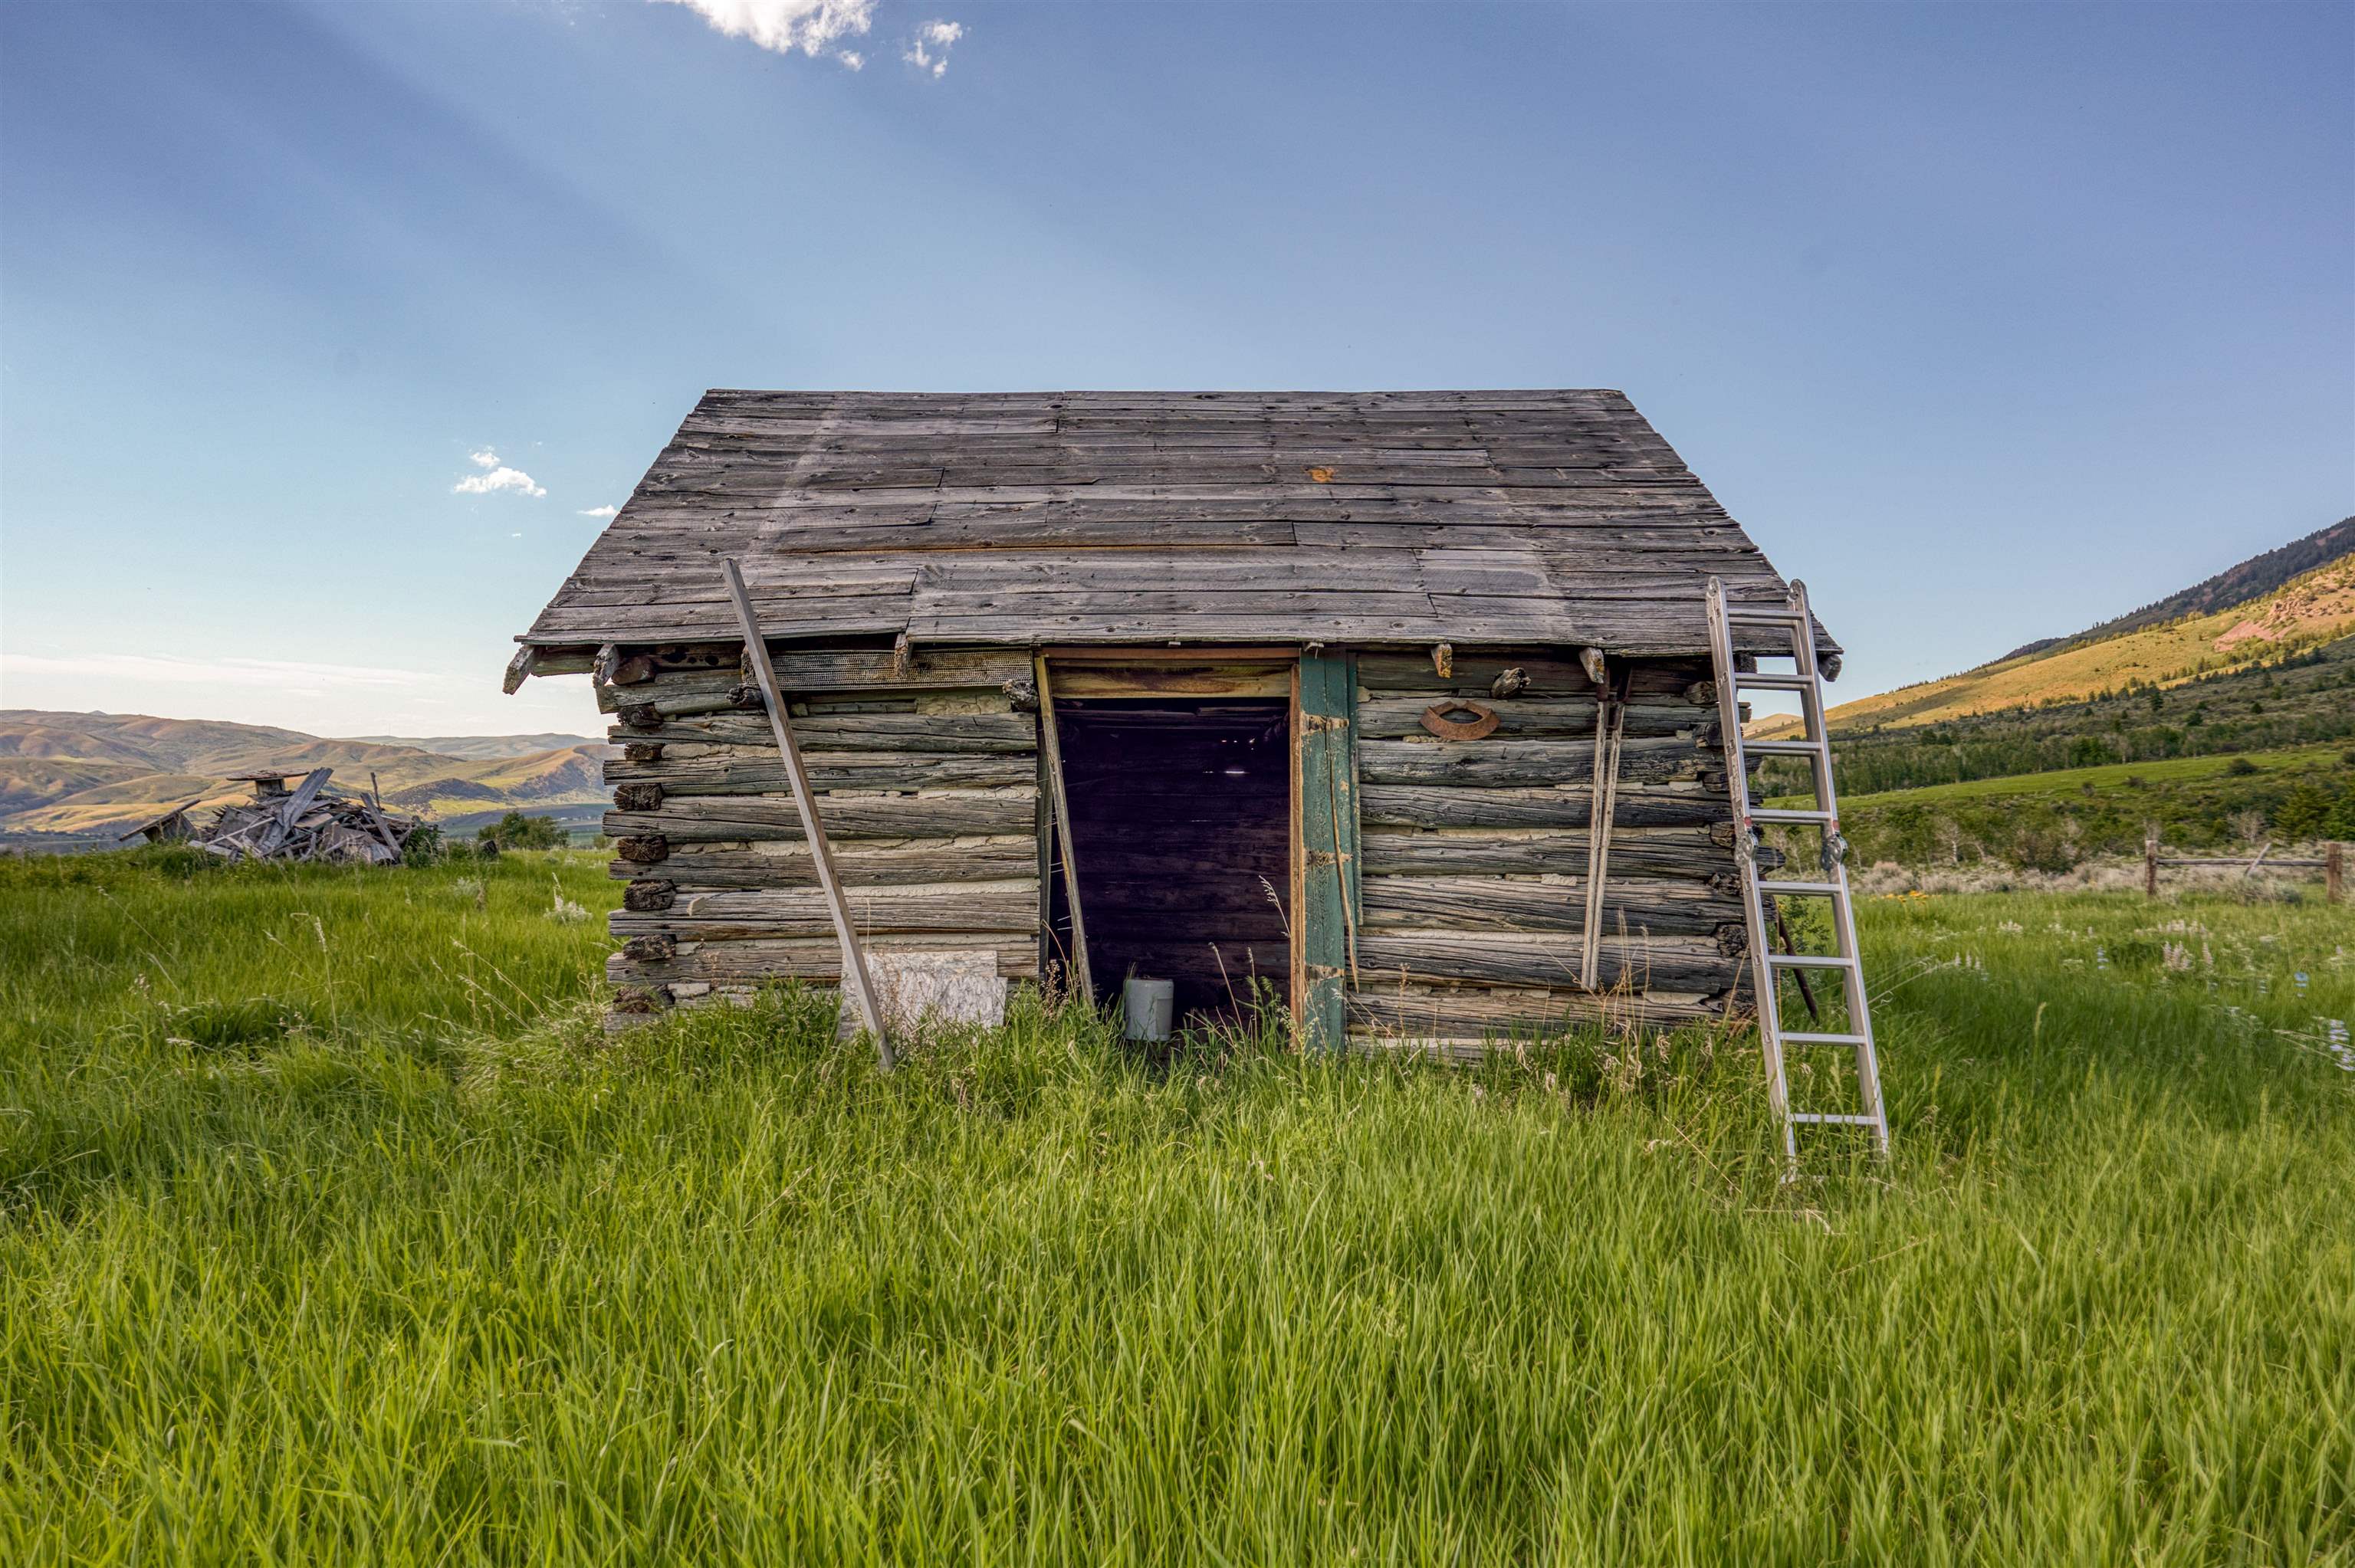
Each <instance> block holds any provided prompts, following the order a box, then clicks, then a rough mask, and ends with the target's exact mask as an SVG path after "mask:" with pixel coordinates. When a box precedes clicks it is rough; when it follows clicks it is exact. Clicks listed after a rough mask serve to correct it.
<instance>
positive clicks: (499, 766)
mask: <svg viewBox="0 0 2355 1568" xmlns="http://www.w3.org/2000/svg"><path fill="white" fill-rule="evenodd" d="M612 750H613V748H612V747H609V746H607V745H606V744H605V743H604V742H602V741H601V740H596V739H592V738H591V737H589V736H572V735H558V734H546V735H520V736H431V737H412V736H363V737H359V738H356V739H342V740H338V739H329V738H325V737H323V736H314V735H304V734H303V733H301V732H300V731H296V730H288V729H274V728H271V727H268V726H261V725H243V724H229V723H226V722H223V721H219V720H211V719H170V718H153V717H149V716H146V715H138V714H99V713H58V712H50V711H47V710H42V709H35V708H7V709H0V837H5V838H8V839H10V840H14V841H16V842H40V841H44V840H59V839H97V840H112V838H113V837H114V836H116V835H117V834H120V833H123V832H128V831H130V830H131V829H133V828H134V827H136V826H137V825H138V824H139V823H140V822H143V821H146V820H148V819H150V818H152V817H155V816H157V815H159V814H161V813H162V812H164V811H166V810H170V809H171V808H172V807H174V806H177V805H180V804H182V803H184V802H186V801H189V800H195V801H197V802H199V803H200V805H201V806H203V807H210V806H215V805H218V804H222V803H224V802H227V801H229V800H238V799H240V798H242V797H243V796H245V795H246V794H247V793H248V786H246V785H243V784H235V783H230V782H228V776H229V775H230V774H237V773H251V772H256V771H260V770H262V769H265V768H282V769H284V770H285V771H286V772H288V773H290V774H295V773H304V772H307V771H309V770H310V769H312V768H334V769H335V770H336V780H337V781H338V782H339V783H341V784H342V785H343V786H344V787H345V788H346V789H367V788H368V787H369V780H370V778H371V776H373V777H374V779H375V780H376V782H377V785H378V787H380V788H381V789H382V791H383V798H384V801H385V803H386V804H387V805H388V806H391V807H394V808H396V809H399V810H404V811H411V812H416V813H419V814H421V815H424V816H427V817H430V818H432V819H434V820H436V821H442V822H444V823H446V824H448V825H451V826H453V827H457V828H464V827H467V826H470V825H472V824H473V823H474V822H475V821H482V820H485V819H487V818H489V817H495V816H497V815H500V814H502V813H504V812H506V811H508V810H525V811H529V812H531V813H533V814H535V815H545V816H554V817H557V818H558V819H559V820H560V821H567V822H568V823H587V822H593V821H594V820H595V818H596V816H597V815H598V813H599V812H600V811H601V810H602V806H603V802H604V784H603V781H602V764H603V761H604V759H605V758H606V757H607V756H608V755H609V754H610V753H611V752H612Z"/></svg>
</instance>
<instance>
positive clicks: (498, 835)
mask: <svg viewBox="0 0 2355 1568" xmlns="http://www.w3.org/2000/svg"><path fill="white" fill-rule="evenodd" d="M474 837H475V838H476V839H478V840H479V841H481V842H484V843H486V844H496V845H498V846H499V848H500V849H501V850H503V851H504V850H519V849H562V848H563V847H564V843H565V832H564V830H563V829H562V828H559V827H558V826H557V825H556V824H555V823H554V822H552V821H549V819H548V818H546V817H527V816H525V815H524V814H523V813H522V812H521V811H509V812H508V813H507V814H506V816H504V817H501V818H500V819H499V820H498V821H496V822H485V823H484V824H483V827H482V829H481V831H480V832H476V833H475V834H474Z"/></svg>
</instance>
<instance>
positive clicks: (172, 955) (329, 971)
mask: <svg viewBox="0 0 2355 1568" xmlns="http://www.w3.org/2000/svg"><path fill="white" fill-rule="evenodd" d="M176 865H177V863H176V862H174V861H171V860H169V859H168V858H167V859H165V860H162V861H155V860H144V859H137V858H133V857H122V856H103V857H83V858H80V859H77V860H73V861H35V862H31V863H24V862H12V863H0V985H5V996H4V997H0V1001H5V1008H0V1205H5V1228H0V1558H5V1561H7V1562H9V1563H27V1564H30V1563H55V1562H68V1561H75V1562H103V1563H151V1562H154V1563H176V1562H222V1561H240V1562H253V1561H261V1562H285V1563H297V1562H300V1563H320V1562H336V1561H367V1562H400V1563H527V1562H528V1563H556V1562H568V1563H569V1562H576V1561H577V1562H591V1563H651V1562H668V1561H681V1560H713V1561H734V1562H762V1563H778V1562H788V1563H790V1562H811V1563H818V1562H826V1563H830V1562H837V1561H860V1562H873V1561H911V1562H941V1563H973V1562H991V1563H1017V1562H1032V1561H1039V1562H1057V1563H1122V1562H1167V1563H1178V1562H1185V1563H1192V1562H1211V1563H1295V1562H1332V1563H1344V1562H1356V1563H1371V1562H1384V1561H1387V1562H1414V1563H1421V1562H1446V1563H1555V1562H1572V1563H1575V1562H1609V1563H1619V1562H1646V1563H1650V1562H1659V1563H1744V1564H1752V1563H2118V1562H2135V1563H2347V1562H2350V1561H2355V1226H2350V1222H2349V1217H2348V1215H2349V1209H2348V1202H2347V1193H2348V1180H2349V1173H2350V1151H2355V1071H2350V1070H2349V1066H2350V1063H2355V1056H2348V1055H2346V1054H2344V1052H2345V1050H2346V1048H2345V1047H2344V1046H2343V1045H2341V1046H2335V1045H2334V1043H2333V1036H2332V1034H2331V1031H2330V1027H2329V1024H2330V1021H2332V1020H2337V1021H2339V1022H2340V1024H2341V1027H2342V1030H2343V1027H2344V1024H2345V1022H2346V1021H2348V1020H2350V1018H2355V961H2351V960H2350V955H2349V948H2350V939H2351V938H2355V931H2350V923H2349V921H2348V919H2347V917H2346V912H2345V911H2344V910H2335V911H2334V910H2328V909H2324V908H2322V907H2320V906H2318V905H2314V904H2307V905H2305V906H2284V905H2278V904H2258V905H2242V904H2234V903H2225V902H2222V901H2210V902H2192V901H2187V902H2183V903H2170V904H2163V905H2159V906H2147V905H2145V904H2143V903H2141V902H2140V901H2139V900H2134V901H2118V900H2109V899H2102V898H2095V897H2073V898H2053V897H2046V898H2036V897H2030V896H1982V897H1972V898H1955V899H1922V898H1909V899H1902V900H1891V901H1873V902H1868V903H1867V904H1866V905H1865V906H1864V907H1863V909H1862V911H1861V913H1862V916H1863V918H1864V931H1865V940H1866V943H1867V945H1868V948H1869V953H1870V959H1871V966H1872V969H1873V972H1874V975H1875V984H1876V990H1877V992H1878V994H1879V995H1880V996H1881V1021H1882V1024H1883V1029H1882V1033H1883V1038H1884V1052H1885V1055H1886V1070H1887V1082H1888V1088H1889V1094H1890V1101H1891V1113H1892V1117H1893V1119H1894V1121H1895V1124H1896V1128H1897V1157H1896V1160H1895V1161H1894V1163H1893V1165H1892V1166H1891V1168H1890V1169H1888V1170H1887V1171H1880V1170H1876V1169H1873V1168H1870V1167H1869V1166H1864V1165H1859V1164H1856V1163H1853V1162H1850V1161H1849V1160H1845V1159H1843V1158H1842V1157H1840V1156H1839V1155H1838V1153H1837V1152H1831V1153H1828V1154H1827V1155H1825V1156H1824V1157H1822V1158H1820V1159H1819V1160H1817V1161H1816V1162H1815V1164H1814V1167H1813V1169H1814V1170H1815V1171H1819V1172H1821V1175H1820V1176H1819V1177H1810V1178H1809V1179H1808V1180H1806V1181H1802V1182H1800V1183H1798V1184H1796V1185H1793V1186H1784V1185H1780V1184H1778V1182H1777V1181H1776V1174H1777V1170H1776V1163H1775V1161H1774V1159H1773V1158H1772V1156H1771V1152H1770V1150H1771V1142H1770V1134H1769V1129H1768V1128H1767V1126H1766V1123H1765V1119H1764V1113H1763V1108H1762V1100H1761V1097H1760V1094H1759V1091H1758V1086H1757V1074H1756V1069H1755V1065H1754V1060H1753V1053H1752V1052H1750V1051H1749V1050H1747V1049H1743V1048H1742V1047H1741V1046H1740V1044H1739V1043H1738V1042H1735V1041H1733V1040H1731V1039H1725V1038H1715V1037H1711V1036H1709V1035H1706V1034H1702V1035H1695V1036H1691V1037H1688V1038H1685V1039H1682V1040H1679V1041H1677V1042H1674V1043H1673V1044H1669V1045H1668V1046H1666V1047H1664V1048H1661V1049H1654V1048H1652V1047H1648V1046H1647V1047H1645V1048H1643V1049H1641V1050H1636V1049H1631V1048H1630V1047H1629V1046H1628V1045H1627V1044H1625V1043H1622V1042H1615V1041H1614V1042H1605V1041H1571V1042H1565V1043H1562V1044H1558V1045H1554V1046H1550V1047H1549V1048H1547V1049H1545V1050H1543V1051H1530V1052H1524V1053H1521V1054H1518V1055H1517V1056H1510V1057H1508V1058H1506V1059H1502V1060H1499V1061H1497V1062H1496V1063H1495V1064H1493V1065H1490V1066H1487V1067H1485V1068H1482V1069H1479V1070H1465V1069H1451V1068H1444V1067H1438V1066H1433V1065H1425V1064H1420V1063H1414V1062H1405V1061H1366V1060H1349V1061H1333V1060H1328V1059H1303V1058H1301V1057H1298V1056H1295V1055H1291V1054H1285V1053H1284V1051H1282V1050H1281V1049H1280V1048H1278V1047H1277V1046H1276V1044H1274V1042H1273V1038H1269V1039H1233V1040H1228V1041H1224V1042H1214V1043H1204V1044H1201V1045H1200V1047H1199V1049H1196V1050H1194V1051H1192V1052H1190V1053H1189V1054H1184V1055H1182V1056H1180V1057H1179V1058H1178V1059H1177V1062H1176V1063H1175V1064H1174V1065H1170V1066H1167V1067H1166V1068H1164V1067H1156V1066H1154V1065H1146V1064H1144V1063H1140V1062H1138V1061H1135V1060H1134V1059H1133V1058H1131V1057H1130V1056H1128V1055H1127V1054H1124V1052H1123V1051H1122V1050H1121V1049H1120V1048H1119V1047H1118V1045H1117V1044H1115V1043H1114V1042H1113V1041H1112V1040H1111V1039H1110V1038H1108V1035H1107V1032H1106V1031H1105V1029H1104V1028H1103V1026H1102V1025H1101V1024H1099V1023H1097V1022H1093V1021H1092V1020H1089V1019H1086V1018H1083V1017H1081V1016H1078V1015H1076V1014H1074V1013H1072V1012H1068V1011H1064V1012H1052V1011H1049V1010H1046V1009H1044V1008H1042V1007H1041V1006H1039V1004H1038V1003H1037V1002H1036V1001H1025V1002H1023V1003H1021V1004H1020V1005H1019V1006H1018V1009H1017V1011H1016V1014H1015V1016H1014V1018H1013V1019H1012V1021H1011V1022H1010V1023H1009V1026H1008V1027H1007V1029H1005V1030H1004V1031H1002V1032H1000V1033H996V1034H995V1035H994V1036H992V1037H989V1038H986V1039H980V1040H964V1041H942V1042H936V1043H934V1044H932V1045H931V1046H929V1047H927V1048H925V1049H922V1050H919V1051H917V1052H916V1053H915V1054H913V1055H912V1056H911V1058H910V1060H908V1061H907V1062H906V1063H905V1064H904V1065H903V1066H902V1068H901V1070H900V1071H899V1072H898V1073H896V1074H894V1075H890V1076H889V1077H882V1076H879V1075H877V1074H876V1073H875V1072H874V1070H873V1068H872V1066H871V1065H869V1063H868V1061H867V1060H866V1059H864V1058H863V1057H862V1055H861V1054H860V1053H859V1052H858V1050H856V1049H852V1048H847V1047H837V1046H836V1045H834V1044H832V1043H831V1028H830V1008H829V1007H828V1006H826V1004H825V1003H824V1002H823V1001H820V1000H819V999H815V998H811V997H806V996H795V995H786V994H781V995H779V996H777V997H776V998H774V999H773V1000H772V1001H769V1002H768V1003H766V1004H764V1005H763V1006H762V1007H760V1008H758V1009H755V1010H751V1011H748V1012H727V1013H722V1014H708V1015H702V1016H698V1017H694V1018H691V1019H687V1020H683V1021H679V1022H674V1023H670V1024H666V1025H664V1026H662V1027H660V1028H656V1029H652V1030H646V1031H643V1032H639V1033H634V1034H631V1035H627V1036H624V1037H623V1038H622V1039H621V1040H620V1041H619V1042H618V1043H615V1044H608V1043H607V1042H606V1040H605V1037H604V1036H603V1035H602V1033H601V1032H600V1031H599V1030H598V1028H597V1026H596V1023H595V1013H594V995H595V991H596V989H597V983H598V982H597V975H598V971H599V965H600V960H601V956H602V952H603V950H604V948H605V946H606V944H605V940H604V938H602V934H601V931H600V924H601V923H600V922H598V921H596V920H594V919H591V920H587V921H579V920H573V921H567V920H562V919H559V918H557V917H555V916H553V915H552V914H551V913H550V911H551V909H552V908H553V901H554V895H555V893H556V891H557V888H558V887H559V886H560V887H561V889H562V891H563V893H564V895H565V896H566V897H567V898H570V899H572V900H576V901H579V902H581V903H582V904H585V905H587V906H590V907H591V909H592V910H602V908H604V907H606V906H609V905H610V903H611V901H612V897H613V895H612V893H611V891H610V887H609V885H608V884H607V883H606V882H605V881H604V879H603V877H602V872H601V870H600V867H599V863H597V862H594V861H592V860H591V859H590V858H589V857H586V856H579V857H570V858H561V859H554V860H551V859H548V858H544V857H538V856H525V855H515V856H509V857H506V859H504V860H502V861H500V862H498V863H495V864H491V865H485V866H482V867H470V868H464V869H463V870H462V869H459V868H413V869H412V868H401V869H394V870H389V871H379V872H374V873H368V872H357V871H341V870H333V869H327V868H298V869H293V870H285V869H273V868H259V867H257V868H247V869H242V870H236V871H218V870H215V871H208V872H202V873H188V872H186V871H184V870H178V869H175V868H176ZM551 879H553V885H552V884H551ZM2301 977H2302V978H2301Z"/></svg>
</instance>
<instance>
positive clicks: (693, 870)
mask: <svg viewBox="0 0 2355 1568" xmlns="http://www.w3.org/2000/svg"><path fill="white" fill-rule="evenodd" d="M773 658H774V662H775V664H776V667H777V675H778V680H779V683H781V685H782V686H783V688H784V690H785V692H786V695H787V699H788V701H789V702H790V703H791V704H792V705H793V721H794V734H795V736H796V739H797V741H798V743H799V745H800V747H801V749H802V752H803V757H804V760H805V765H806V767H807V768H808V770H809V774H810V779H811V782H812V785H813V787H814V788H815V791H816V796H817V806H818V811H819V815H820V818H821V821H822V822H823V825H824V828H825V832H826V838H827V842H828V843H829V844H830V846H831V848H832V851H833V855H834V863H835V867H836V870H837V874H839V876H840V879H841V882H842V884H843V886H844V889H845V891H846V894H847V899H848V903H849V906H850V910H851V916H852V920H853V923H854V924H855V926H856V927H857V928H858V932H859V934H860V938H861V941H862V944H863V945H864V946H865V947H866V948H868V950H869V951H870V952H878V953H890V952H941V951H967V950H975V949H978V950H983V951H986V952H989V953H990V954H992V955H993V956H994V957H995V959H996V965H997V971H998V973H999V974H1001V975H1003V976H1006V977H1008V978H1023V979H1029V978H1035V977H1036V976H1037V975H1038V972H1039V832H1038V817H1039V778H1038V767H1039V764H1038V756H1037V736H1038V729H1037V721H1036V718H1035V716H1034V715H1031V714H1029V713H1027V712H1024V711H1022V710H1021V706H1020V704H1021V702H1022V699H1023V696H1024V688H1025V683H1026V681H1027V677H1028V657H1027V656H1026V655H1023V654H1021V653H1018V652H1014V653H1004V652H983V653H963V652H952V653H944V654H940V655H932V656H924V655H918V656H914V657H908V656H904V655H902V656H900V657H896V658H895V656H894V655H893V653H892V652H890V651H889V650H874V651H864V650H847V651H826V652H778V653H776V654H774V655H773ZM601 673H602V675H603V676H604V677H605V678H601V679H600V680H599V682H598V684H597V700H598V705H599V706H600V707H601V708H602V709H603V710H604V711H605V712H607V713H610V714H613V715H615V716H616V718H617V720H618V722H617V723H616V724H615V725H614V726H613V729H612V731H611V735H612V737H613V740H614V742H615V743H616V744H618V745H619V746H621V747H622V748H623V754H622V756H620V757H619V758H614V759H613V760H612V761H610V762H608V763H607V764H606V767H605V778H606V781H607V782H608V783H609V784H611V785H613V787H614V809H613V810H612V811H610V812H608V813H607V814H606V817H605V832H607V833H608V834H610V835H611V836H612V837H613V840H614V860H613V864H612V866H611V868H610V869H611V871H612V874H613V875H614V876H616V877H619V878H622V879H624V880H626V881H627V882H628V883H629V887H628V889H627V890H626V892H625V894H624V896H623V908H622V909H620V910H618V911H616V912H615V913H614V915H613V916H612V922H611V924H612V929H613V934H614V936H616V937H618V938H622V939H623V947H622V950H621V951H620V952H618V953H616V954H614V955H613V958H612V959H609V960H608V961H607V973H608V975H609V976H610V977H611V978H612V979H613V980H614V981H615V982H616V983H617V984H618V985H619V986H621V987H622V988H623V992H622V998H623V1000H622V1001H621V1002H620V1003H618V1004H617V1005H618V1006H623V1007H625V1008H626V1009H629V1010H634V1011H641V1012H643V1011H658V1010H659V1009H661V1008H664V1007H667V1006H671V1005H677V1004H693V1003H697V1002H701V1001H708V1000H710V999H712V998H715V997H729V996H739V995H742V994H745V993H749V992H750V991H751V990H753V989H754V988H755V987H757V986H758V985H760V984H761V983H762V982H763V981H766V980H777V979H806V980H815V981H819V982H824V983H828V984H832V983H835V982H837V981H838V980H840V978H841V951H840V948H839V947H838V945H837V941H836V938H835V936H834V931H833V927H832V924H831V921H830V918H829V916H828V913H827V909H826V902H825V899H824V897H823V895H821V893H820V892H819V889H818V885H817V880H816V875H815V868H814V864H813V862H812V860H811V857H810V852H809V845H808V843H807V842H806V840H805V836H804V834H803V831H802V824H801V818H800V814H799V812H798V811H797V810H795V808H794V800H793V796H792V793H791V789H790V787H789V785H788V783H787V781H786V778H785V773H784V768H783V759H782V758H780V757H779V756H778V754H777V750H776V746H775V743H774V741H773V737H772V736H771V734H770V731H769V725H768V720H767V717H766V715H763V714H762V712H761V710H760V707H759V705H758V700H757V698H756V697H754V696H753V695H752V694H751V693H750V692H749V691H748V690H747V688H746V686H745V683H744V681H743V679H742V676H741V671H740V669H739V667H738V662H737V652H736V651H735V650H732V649H728V650H722V649H720V648H718V647H716V646H715V647H703V648H680V649H663V650H656V651H653V652H643V653H634V654H633V655H632V656H631V657H629V658H627V659H621V660H616V661H614V662H613V664H612V666H611V667H610V669H609V670H606V671H604V672H601Z"/></svg>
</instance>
